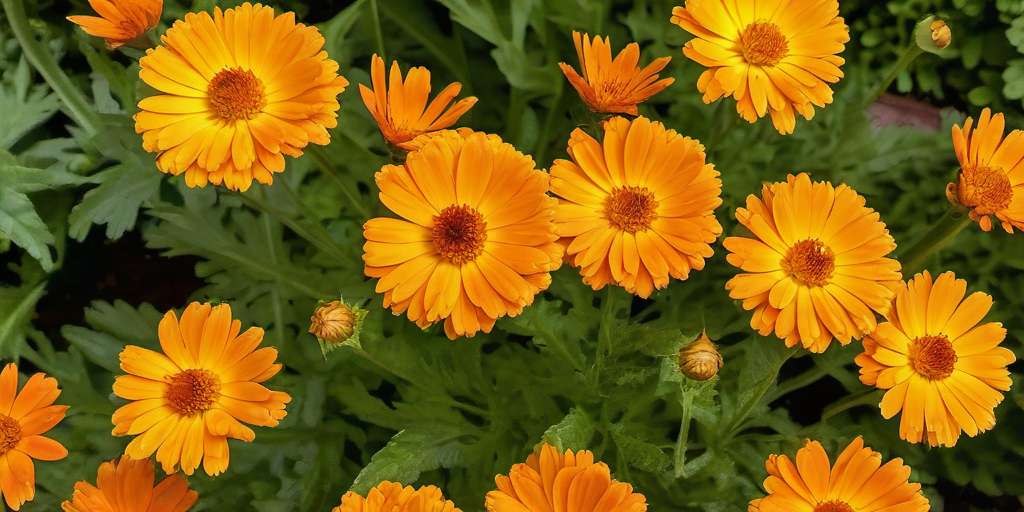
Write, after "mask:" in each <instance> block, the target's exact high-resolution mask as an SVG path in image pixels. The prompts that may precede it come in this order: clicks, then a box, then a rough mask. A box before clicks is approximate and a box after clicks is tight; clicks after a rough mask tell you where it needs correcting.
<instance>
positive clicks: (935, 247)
mask: <svg viewBox="0 0 1024 512" xmlns="http://www.w3.org/2000/svg"><path fill="white" fill-rule="evenodd" d="M970 224H971V218H970V217H968V216H967V215H964V214H963V213H961V212H959V211H957V210H956V209H955V208H950V209H949V211H947V212H946V214H945V215H943V216H942V218H940V219H939V220H938V221H936V222H935V224H933V225H932V227H931V228H930V229H929V230H928V232H927V233H925V234H924V236H922V237H921V238H920V239H918V241H917V242H916V243H915V244H914V245H912V246H910V249H907V250H906V251H905V252H902V253H901V254H900V256H899V260H900V263H902V265H903V275H904V276H912V275H914V274H916V273H917V272H920V271H921V270H923V269H924V267H925V263H927V261H928V258H930V257H931V256H932V255H933V254H935V253H936V252H937V251H939V250H941V249H942V248H943V247H945V246H946V245H947V244H949V242H951V241H953V239H954V238H956V236H957V235H958V234H960V232H961V231H963V230H964V228H966V227H967V226H969V225H970Z"/></svg>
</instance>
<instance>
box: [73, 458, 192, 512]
mask: <svg viewBox="0 0 1024 512" xmlns="http://www.w3.org/2000/svg"><path fill="white" fill-rule="evenodd" d="M155 477H156V471H155V468H154V466H153V461H152V460H151V459H143V460H134V459H131V458H129V457H127V456H123V457H121V460H119V461H110V462H104V463H103V464H100V469H99V471H97V472H96V485H95V486H94V485H92V484H90V483H89V482H85V481H79V482H78V483H76V484H75V493H74V494H73V495H72V496H71V499H70V500H67V501H65V502H64V503H62V504H61V510H63V511H64V512H186V511H187V510H189V509H191V508H192V505H194V504H195V502H196V500H197V499H198V498H199V495H198V493H196V491H193V490H191V489H189V488H188V482H186V481H185V479H184V478H183V477H182V476H181V474H180V473H175V474H173V475H169V476H167V477H166V478H164V479H163V480H161V481H160V483H158V484H156V485H155V486H154V485H153V483H154V481H155Z"/></svg>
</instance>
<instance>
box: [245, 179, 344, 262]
mask: <svg viewBox="0 0 1024 512" xmlns="http://www.w3.org/2000/svg"><path fill="white" fill-rule="evenodd" d="M282 181H283V180H282ZM238 197H239V198H241V199H242V202H243V203H245V204H246V205H248V206H249V207H250V208H253V209H255V210H258V211H261V212H263V213H266V214H268V215H270V216H272V217H274V218H275V219H277V220H278V221H280V222H281V223H282V224H284V225H286V226H288V228H289V229H291V230H292V231H294V232H295V234H297V235H299V236H300V237H302V238H303V239H305V240H306V241H308V242H309V243H311V244H313V246H314V247H316V248H317V249H319V250H321V251H323V252H324V253H326V254H329V255H331V257H332V258H335V259H337V260H339V261H344V260H347V259H349V256H348V254H346V253H345V251H343V250H342V249H341V247H339V246H338V245H337V244H335V243H334V240H332V239H331V237H330V234H329V233H327V230H326V229H324V227H323V226H321V225H320V223H319V222H318V221H316V220H313V219H311V220H310V222H308V223H303V222H299V221H297V220H295V219H293V218H292V217H291V216H290V215H288V214H286V213H284V212H282V211H281V210H278V209H277V208H274V207H273V206H271V205H269V204H267V202H266V201H264V200H263V199H257V198H256V197H254V196H251V195H248V194H244V193H239V194H238ZM310 226H315V227H310Z"/></svg>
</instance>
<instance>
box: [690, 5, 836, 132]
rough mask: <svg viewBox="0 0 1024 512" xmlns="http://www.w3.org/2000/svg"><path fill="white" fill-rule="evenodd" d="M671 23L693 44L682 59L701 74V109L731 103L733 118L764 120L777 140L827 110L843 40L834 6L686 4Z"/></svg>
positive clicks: (698, 82)
mask: <svg viewBox="0 0 1024 512" xmlns="http://www.w3.org/2000/svg"><path fill="white" fill-rule="evenodd" d="M672 23H675V24H676V25H678V26H680V27H682V29H683V30H685V31H687V32H689V33H691V34H693V36H694V38H693V39H691V40H690V41H689V42H687V43H686V45H685V46H684V47H683V54H684V55H686V56H687V57H689V58H690V59H691V60H693V61H695V62H697V63H698V64H700V65H702V66H704V67H706V68H708V69H707V70H705V71H704V73H703V74H702V75H701V76H700V79H699V80H698V81H697V89H699V90H700V92H702V93H704V103H711V102H713V101H716V100H718V99H719V98H722V97H730V96H731V97H733V98H735V100H736V110H737V112H739V114H740V116H742V117H743V118H744V119H746V120H747V121H748V122H750V123H753V122H754V121H757V120H758V119H759V118H762V117H764V116H765V115H766V114H767V115H769V116H771V119H772V124H774V125H775V129H776V130H778V131H779V133H783V134H789V133H793V130H794V129H795V128H796V115H795V114H800V115H802V116H803V117H804V119H811V118H812V117H814V107H815V106H817V107H824V106H825V105H828V104H829V103H832V89H831V88H830V87H829V84H833V83H836V82H838V81H839V79H840V78H842V77H843V72H842V70H841V69H840V67H841V66H842V65H843V64H844V63H845V62H846V61H845V60H843V58H842V57H840V56H839V55H837V54H839V53H842V51H843V49H844V48H845V45H846V42H847V41H849V40H850V35H849V30H848V28H847V26H846V23H844V22H843V18H841V17H839V2H838V0H791V1H789V2H786V3H785V5H784V6H783V4H780V3H779V2H778V0H737V1H735V2H734V1H732V0H729V1H726V0H686V5H685V7H676V8H675V9H673V10H672Z"/></svg>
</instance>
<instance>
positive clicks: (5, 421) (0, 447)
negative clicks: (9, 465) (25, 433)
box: [0, 415, 21, 455]
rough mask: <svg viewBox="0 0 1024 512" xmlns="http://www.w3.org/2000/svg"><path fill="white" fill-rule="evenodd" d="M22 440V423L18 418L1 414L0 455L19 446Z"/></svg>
mask: <svg viewBox="0 0 1024 512" xmlns="http://www.w3.org/2000/svg"><path fill="white" fill-rule="evenodd" d="M19 441H21V423H18V420H16V419H14V418H12V417H10V416H5V415H0V455H3V454H5V453H7V452H9V451H11V450H13V449H14V447H15V446H18V442H19Z"/></svg>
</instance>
